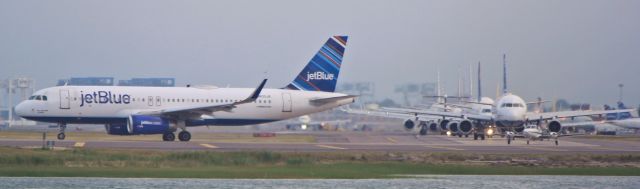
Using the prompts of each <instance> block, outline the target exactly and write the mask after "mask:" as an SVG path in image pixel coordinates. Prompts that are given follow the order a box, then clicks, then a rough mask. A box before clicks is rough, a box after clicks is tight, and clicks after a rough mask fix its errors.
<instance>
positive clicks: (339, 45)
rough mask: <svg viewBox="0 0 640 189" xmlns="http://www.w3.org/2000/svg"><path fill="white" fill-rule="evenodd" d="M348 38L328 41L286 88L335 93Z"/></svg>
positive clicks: (334, 37) (339, 37)
mask: <svg viewBox="0 0 640 189" xmlns="http://www.w3.org/2000/svg"><path fill="white" fill-rule="evenodd" d="M347 38H348V36H333V37H331V38H329V40H327V42H326V43H324V45H323V46H322V48H320V50H319V51H318V53H316V55H314V56H313V58H311V61H309V63H308V64H307V66H306V67H304V69H303V70H302V72H300V74H298V75H297V76H296V78H294V79H293V81H291V83H289V85H287V86H286V87H285V88H286V89H293V90H303V91H325V92H334V91H335V89H336V83H337V81H338V74H339V73H340V67H341V66H342V57H343V55H344V50H345V48H346V46H347Z"/></svg>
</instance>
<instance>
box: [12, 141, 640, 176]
mask: <svg viewBox="0 0 640 189" xmlns="http://www.w3.org/2000/svg"><path fill="white" fill-rule="evenodd" d="M527 158H529V159H528V160H539V161H538V162H537V163H536V165H527V164H525V165H521V164H513V163H508V162H509V161H513V160H521V159H527ZM469 160H472V161H482V162H493V163H474V162H470V161H469ZM496 162H498V163H496ZM545 162H546V163H545ZM549 162H551V163H549ZM639 163H640V155H638V154H618V155H589V154H574V155H566V154H560V155H540V154H537V155H518V154H482V155H477V154H471V153H400V154H388V153H372V152H368V153H358V152H314V153H312V152H308V153H295V152H213V151H194V152H167V151H140V150H92V149H74V150H53V151H50V150H33V149H15V148H0V176H20V177H23V176H29V177H152V178H397V177H402V176H401V175H422V174H453V175H458V174H470V175H621V176H622V175H624V176H630V175H633V176H640V168H638V164H639Z"/></svg>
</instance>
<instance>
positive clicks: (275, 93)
mask: <svg viewBox="0 0 640 189" xmlns="http://www.w3.org/2000/svg"><path fill="white" fill-rule="evenodd" d="M347 38H348V37H347V36H333V37H331V38H329V40H327V42H326V43H325V44H324V45H323V46H322V47H321V48H320V50H319V51H318V53H317V54H315V56H313V58H312V59H311V61H309V63H308V64H307V66H306V67H305V68H304V69H303V70H302V72H300V73H299V74H298V75H297V76H296V77H295V78H294V79H293V81H292V82H291V83H290V84H289V85H287V86H286V87H283V88H280V89H263V87H264V86H265V83H266V82H267V79H264V80H263V81H262V82H261V83H260V85H258V87H256V88H255V89H254V88H215V87H189V86H187V87H132V86H57V87H51V88H46V89H42V90H39V91H37V92H35V93H34V94H33V96H31V97H30V98H29V100H25V101H23V102H21V103H20V104H18V105H17V106H16V107H15V111H16V113H17V114H18V115H19V116H21V117H23V118H25V119H29V120H34V121H41V122H50V123H57V124H58V125H59V126H60V127H59V128H60V133H59V134H58V139H59V140H64V138H65V128H66V125H67V124H105V129H106V131H107V133H108V134H111V135H148V134H162V139H163V140H164V141H174V140H175V138H176V136H175V134H174V132H175V131H176V130H177V129H180V130H181V131H180V132H179V134H178V139H179V140H180V141H189V140H190V139H191V134H190V133H189V132H188V131H187V128H188V127H194V126H209V125H211V126H216V125H225V126H239V125H251V124H260V123H267V122H273V121H279V120H284V119H289V118H293V117H298V116H302V115H306V114H311V113H315V112H321V111H325V110H328V109H332V108H335V107H339V106H342V105H345V104H350V103H353V102H354V101H355V96H352V95H346V94H340V93H335V92H334V91H335V88H336V82H337V80H338V74H339V72H340V67H341V66H342V57H343V55H344V51H345V47H346V44H347Z"/></svg>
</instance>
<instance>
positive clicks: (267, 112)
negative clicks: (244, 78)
mask: <svg viewBox="0 0 640 189" xmlns="http://www.w3.org/2000/svg"><path fill="white" fill-rule="evenodd" d="M253 90H254V89H253V88H208V89H205V88H195V87H127V86H59V87H51V88H46V89H42V90H39V91H37V92H36V93H34V96H36V95H38V96H46V101H45V100H44V99H43V98H44V97H42V98H40V100H36V99H32V100H26V101H23V102H22V103H20V104H18V105H17V106H16V113H17V114H18V115H20V116H21V117H24V118H26V119H31V120H35V121H44V122H53V123H64V124H66V123H80V124H82V123H93V124H109V123H113V122H122V121H123V120H126V119H127V118H128V117H129V116H130V115H135V114H136V113H138V112H142V111H150V110H151V111H153V110H163V109H171V108H183V107H194V106H206V105H211V106H214V105H216V104H228V103H231V102H234V101H241V100H243V99H245V98H246V97H247V96H249V95H250V94H252V92H253ZM337 96H345V95H344V94H340V93H330V92H316V91H300V90H288V89H264V90H262V92H261V93H260V97H259V98H258V99H257V100H256V101H254V102H251V103H247V104H240V105H237V107H235V108H233V109H231V110H229V111H216V112H213V113H207V114H202V115H198V116H197V117H189V118H187V120H192V121H191V122H188V123H191V124H188V125H187V126H198V125H249V124H258V123H265V122H271V121H278V120H283V119H289V118H293V117H297V116H301V115H306V114H310V113H315V112H320V111H324V110H328V109H331V108H335V107H338V106H341V105H345V104H349V103H352V102H353V99H351V98H350V99H342V100H336V101H333V102H328V103H323V104H314V103H311V102H310V100H312V99H319V98H330V97H337Z"/></svg>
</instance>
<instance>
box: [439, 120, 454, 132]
mask: <svg viewBox="0 0 640 189" xmlns="http://www.w3.org/2000/svg"><path fill="white" fill-rule="evenodd" d="M449 122H451V121H449V120H446V119H445V120H442V121H440V130H443V131H448V130H449V128H448V127H447V125H448V124H449Z"/></svg>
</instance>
